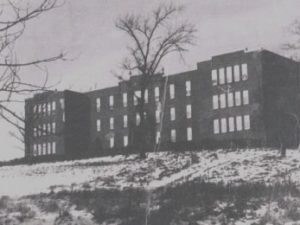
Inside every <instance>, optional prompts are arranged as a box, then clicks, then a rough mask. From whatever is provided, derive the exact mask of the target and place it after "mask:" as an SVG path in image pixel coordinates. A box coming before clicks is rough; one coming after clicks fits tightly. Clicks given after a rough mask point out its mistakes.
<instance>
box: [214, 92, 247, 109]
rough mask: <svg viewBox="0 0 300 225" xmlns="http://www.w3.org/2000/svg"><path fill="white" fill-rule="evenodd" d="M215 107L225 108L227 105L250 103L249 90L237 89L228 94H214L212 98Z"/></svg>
mask: <svg viewBox="0 0 300 225" xmlns="http://www.w3.org/2000/svg"><path fill="white" fill-rule="evenodd" d="M212 102H213V109H219V108H221V109H223V108H226V107H233V106H240V105H242V104H243V105H248V104H249V91H248V90H244V91H235V92H229V93H227V94H220V95H213V98H212Z"/></svg>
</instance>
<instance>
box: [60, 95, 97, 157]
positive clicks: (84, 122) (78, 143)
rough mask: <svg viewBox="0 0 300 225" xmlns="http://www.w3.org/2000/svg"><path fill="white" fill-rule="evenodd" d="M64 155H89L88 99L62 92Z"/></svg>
mask: <svg viewBox="0 0 300 225" xmlns="http://www.w3.org/2000/svg"><path fill="white" fill-rule="evenodd" d="M64 101H65V122H64V124H65V127H64V131H63V132H64V140H65V150H66V154H67V155H68V156H70V157H79V156H84V155H87V154H89V145H90V120H91V118H90V108H91V107H90V99H89V98H88V97H87V96H86V95H83V94H80V93H76V92H72V91H64Z"/></svg>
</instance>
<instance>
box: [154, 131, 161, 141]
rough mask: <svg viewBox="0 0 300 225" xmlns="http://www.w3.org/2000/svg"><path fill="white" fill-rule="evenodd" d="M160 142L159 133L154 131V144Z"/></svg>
mask: <svg viewBox="0 0 300 225" xmlns="http://www.w3.org/2000/svg"><path fill="white" fill-rule="evenodd" d="M159 140H160V132H159V131H156V135H155V143H156V144H158V142H159Z"/></svg>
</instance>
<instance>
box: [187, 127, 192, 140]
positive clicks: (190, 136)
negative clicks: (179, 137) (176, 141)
mask: <svg viewBox="0 0 300 225" xmlns="http://www.w3.org/2000/svg"><path fill="white" fill-rule="evenodd" d="M186 134H187V140H188V141H191V140H193V132H192V128H191V127H188V128H187V129H186Z"/></svg>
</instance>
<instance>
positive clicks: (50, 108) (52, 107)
mask: <svg viewBox="0 0 300 225" xmlns="http://www.w3.org/2000/svg"><path fill="white" fill-rule="evenodd" d="M59 103H60V108H61V109H62V110H63V109H64V108H65V101H64V99H63V98H61V99H59ZM55 111H56V102H55V101H52V102H48V103H43V104H36V105H34V106H33V113H34V114H41V115H48V116H50V115H51V114H52V113H54V112H55Z"/></svg>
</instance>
